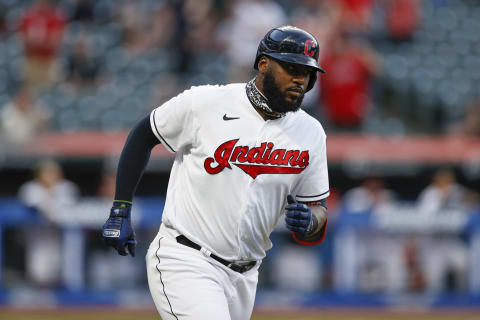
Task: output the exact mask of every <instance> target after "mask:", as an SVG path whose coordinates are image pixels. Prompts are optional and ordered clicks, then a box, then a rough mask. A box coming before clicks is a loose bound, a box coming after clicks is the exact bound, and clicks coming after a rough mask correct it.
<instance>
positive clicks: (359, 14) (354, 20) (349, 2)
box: [331, 0, 375, 35]
mask: <svg viewBox="0 0 480 320" xmlns="http://www.w3.org/2000/svg"><path fill="white" fill-rule="evenodd" d="M331 2H333V3H334V4H335V5H337V6H339V7H340V10H341V24H342V26H343V28H344V29H346V30H348V31H349V32H351V33H354V34H361V35H367V33H368V32H370V29H371V25H372V19H373V7H374V4H375V0H331Z"/></svg>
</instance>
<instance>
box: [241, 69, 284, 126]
mask: <svg viewBox="0 0 480 320" xmlns="http://www.w3.org/2000/svg"><path fill="white" fill-rule="evenodd" d="M261 79H262V78H258V77H256V78H254V79H252V80H250V81H249V82H248V83H247V85H246V88H245V89H246V91H247V97H248V100H250V103H251V104H252V106H253V107H254V108H255V110H256V111H257V112H258V113H259V114H260V116H261V117H262V118H263V119H264V120H271V119H278V118H281V117H283V116H285V113H281V112H276V111H273V110H272V108H271V107H270V106H269V105H268V99H267V98H266V97H265V94H264V92H263V81H262V80H261Z"/></svg>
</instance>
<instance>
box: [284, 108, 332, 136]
mask: <svg viewBox="0 0 480 320" xmlns="http://www.w3.org/2000/svg"><path fill="white" fill-rule="evenodd" d="M289 117H290V119H289V120H290V121H291V122H292V123H293V125H294V126H295V129H296V130H300V131H301V132H302V133H306V132H308V133H309V135H308V136H313V138H314V139H319V138H322V140H323V139H325V138H326V133H325V130H324V129H323V126H322V124H321V123H320V121H318V120H317V119H316V118H314V117H312V116H311V115H309V114H308V113H306V112H305V111H304V110H302V109H299V110H298V111H296V112H291V114H289Z"/></svg>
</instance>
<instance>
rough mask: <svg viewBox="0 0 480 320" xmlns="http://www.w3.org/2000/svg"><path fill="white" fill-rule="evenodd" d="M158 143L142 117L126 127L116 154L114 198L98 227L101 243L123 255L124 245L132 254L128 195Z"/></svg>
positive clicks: (129, 200)
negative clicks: (125, 133) (100, 226)
mask: <svg viewBox="0 0 480 320" xmlns="http://www.w3.org/2000/svg"><path fill="white" fill-rule="evenodd" d="M159 143H160V141H159V140H158V139H157V137H156V136H155V135H154V134H153V132H152V129H151V126H150V117H145V118H144V119H142V120H141V121H139V122H138V123H137V124H136V126H135V127H134V128H133V129H132V130H131V131H130V134H129V135H128V138H127V141H126V143H125V146H124V147H123V150H122V153H121V155H120V160H119V162H118V169H117V180H116V187H115V200H114V201H113V206H112V209H111V210H110V217H109V218H108V220H107V222H105V224H104V225H103V229H102V236H103V239H104V241H105V243H106V244H107V245H109V246H111V247H113V248H115V249H116V250H117V251H118V253H119V254H120V255H123V256H125V255H127V250H126V249H128V251H129V252H130V254H131V255H132V256H134V255H135V245H136V241H135V232H134V231H133V228H132V226H131V219H130V212H131V208H132V199H133V195H134V193H135V190H136V189H137V185H138V182H139V181H140V178H141V177H142V176H143V173H144V171H145V168H146V166H147V163H148V160H149V159H150V154H151V152H152V149H153V147H155V146H156V145H157V144H159Z"/></svg>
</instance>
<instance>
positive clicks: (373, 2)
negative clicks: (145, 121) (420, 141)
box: [0, 0, 480, 292]
mask: <svg viewBox="0 0 480 320" xmlns="http://www.w3.org/2000/svg"><path fill="white" fill-rule="evenodd" d="M470 9H472V10H470ZM463 16H464V17H467V18H468V19H465V20H464V21H465V22H464V23H463V24H461V23H460V22H458V21H459V18H460V17H463ZM440 19H441V21H442V23H443V24H442V25H441V27H439V25H438V21H440ZM285 24H291V25H295V26H298V27H301V28H304V29H306V30H308V31H310V32H311V33H312V34H314V35H315V37H316V38H317V39H318V41H319V43H320V49H321V57H320V65H321V66H322V67H323V68H324V69H325V70H326V71H327V73H326V75H324V76H321V77H319V81H317V85H316V86H315V88H314V89H313V90H312V91H311V92H309V93H308V95H307V97H306V99H305V109H306V111H307V112H309V113H311V114H312V115H313V116H315V117H317V118H318V119H319V120H320V121H321V122H322V124H323V125H324V126H325V127H326V131H327V134H328V133H334V132H355V133H359V132H368V133H374V134H380V135H383V134H407V133H440V134H448V135H457V136H468V137H472V138H480V96H478V92H480V87H478V84H477V82H478V81H477V82H476V80H479V79H480V78H478V75H480V58H479V56H480V55H478V53H480V5H479V4H478V2H475V1H467V0H458V1H457V0H456V1H453V0H452V1H449V0H429V1H421V0H356V1H355V0H323V1H319V0H296V1H293V0H276V1H275V0H121V1H117V0H57V1H54V0H17V1H15V0H0V140H3V141H0V142H4V143H7V144H10V145H17V144H23V143H25V142H27V141H29V140H30V139H34V138H35V137H36V136H37V135H38V134H39V133H42V132H48V131H68V132H70V131H76V130H105V131H112V130H127V129H128V128H130V127H131V125H132V124H133V123H134V122H136V120H137V119H139V118H140V117H143V116H144V115H145V114H146V113H147V112H149V111H150V110H151V109H153V108H154V107H156V106H158V105H160V104H161V103H163V102H164V101H166V100H167V99H169V98H171V97H173V96H175V95H176V94H178V93H179V92H180V91H182V90H183V89H186V88H188V87H189V86H192V85H201V84H217V83H218V84H224V83H228V82H245V81H248V80H249V79H250V78H251V77H252V76H253V75H254V70H253V61H254V57H255V54H256V50H257V46H258V43H259V40H260V39H261V38H262V37H263V35H264V34H265V32H266V31H267V30H269V29H271V28H272V27H275V26H280V25H285ZM457 28H458V29H459V30H460V31H459V32H463V31H462V30H466V29H469V30H470V29H472V30H473V31H474V32H470V33H468V32H463V33H462V37H463V38H461V39H460V40H461V41H460V40H459V39H457V36H458V33H457V31H456V30H457ZM439 30H440V31H439ZM446 39H447V40H448V41H451V42H448V43H449V45H447V46H446V45H445V41H446ZM457 40H458V41H459V42H458V43H457V42H455V41H457ZM453 42H455V43H456V45H450V44H452V43H453ZM450 75H451V76H450ZM450 78H452V79H450ZM467 80H468V81H467ZM451 81H453V83H452V82H451ZM476 95H477V96H476ZM0 147H3V145H0ZM114 181H115V177H114V175H113V174H112V173H111V172H106V173H105V175H104V176H103V178H102V179H101V181H100V183H99V186H98V192H97V194H96V195H95V199H85V198H82V197H81V196H80V194H79V189H78V187H77V186H76V185H75V184H74V183H73V182H71V181H68V180H67V179H65V178H64V176H63V172H62V168H61V166H60V164H59V163H56V162H54V161H46V162H42V163H40V164H38V166H37V168H36V169H35V172H34V177H33V178H32V180H31V181H28V182H26V183H25V184H24V185H22V186H21V188H20V190H19V193H18V199H20V201H22V203H23V204H24V205H25V206H27V207H29V208H33V209H34V210H35V212H36V213H37V218H38V219H39V220H40V221H42V223H41V224H38V225H37V224H36V225H34V226H28V227H27V230H26V231H25V233H24V234H25V235H26V236H25V245H24V247H25V274H26V277H27V279H28V281H29V282H30V283H31V284H34V285H35V286H37V287H40V288H44V287H46V288H49V287H66V288H70V289H72V288H73V289H75V288H79V287H81V286H82V284H83V283H84V282H85V279H83V278H82V277H83V276H82V274H84V272H85V270H86V269H87V268H91V269H88V270H90V271H89V274H91V275H92V277H94V278H92V279H93V280H91V282H90V283H91V284H92V285H93V286H97V287H98V288H103V289H105V288H110V287H111V286H112V284H114V285H120V286H121V285H122V284H123V285H124V284H125V283H126V282H129V283H131V284H133V285H135V284H138V282H141V281H142V279H140V278H139V277H141V275H140V274H139V272H138V270H141V268H142V266H138V265H135V264H134V262H132V261H129V260H126V259H119V257H118V256H116V255H115V254H114V252H113V251H111V252H110V253H111V255H108V254H106V252H105V250H106V249H105V248H100V247H99V245H98V238H97V237H96V236H95V235H93V236H92V234H90V235H89V234H88V233H87V234H86V233H84V232H83V231H82V230H78V228H72V227H71V225H68V224H67V225H66V224H65V215H66V214H71V213H72V212H71V210H70V209H69V208H71V206H72V204H76V205H80V204H82V203H83V204H85V203H86V202H88V203H89V205H91V206H92V207H96V208H101V210H103V211H102V212H103V213H104V214H106V213H107V212H108V209H109V205H110V204H111V199H112V197H113V192H114ZM424 187H425V188H424V190H423V191H421V193H420V194H419V195H418V197H417V198H416V199H410V200H412V201H411V203H410V207H409V210H410V212H414V214H415V221H416V220H417V219H418V221H421V222H418V224H421V223H422V222H425V221H427V222H428V221H430V222H432V221H433V222H435V221H437V220H441V219H443V218H444V217H448V216H449V215H452V216H455V217H458V216H460V217H465V219H468V217H470V216H471V215H472V214H474V213H478V210H479V196H478V193H477V192H476V191H475V190H469V189H468V188H467V187H465V186H463V185H462V184H461V183H459V182H458V181H457V177H456V172H455V171H452V170H450V169H448V168H442V169H441V170H439V171H438V172H435V173H433V174H432V179H431V183H430V184H428V185H425V186H424ZM402 208H403V206H402V199H399V197H398V196H397V195H396V193H395V191H394V190H391V189H389V188H388V186H386V185H385V181H383V180H382V179H381V178H380V177H368V178H366V179H365V180H364V181H362V182H361V183H360V184H359V185H357V186H355V187H354V188H352V189H350V190H348V191H347V192H345V193H344V194H341V195H339V194H338V193H336V192H335V190H332V196H331V197H330V198H329V210H330V212H332V214H331V222H330V223H331V231H329V232H331V233H332V234H333V235H335V230H336V229H335V225H336V223H338V225H340V222H341V221H342V219H352V220H354V219H356V218H355V217H360V218H365V219H367V220H368V221H370V222H371V220H369V219H376V218H378V219H382V218H381V217H382V216H386V215H388V214H390V213H392V212H393V213H395V212H396V211H399V210H402ZM99 210H100V209H99ZM340 212H341V213H342V214H340ZM367 215H368V216H367ZM103 216H104V215H103ZM372 216H373V217H374V218H371V217H372ZM442 217H443V218H442ZM67 220H68V219H67ZM415 221H414V222H413V223H415ZM329 228H330V225H329ZM432 230H433V229H430V230H428V228H427V232H426V233H429V236H428V237H422V236H419V234H418V233H414V232H412V233H409V232H403V233H402V234H403V236H402V237H394V236H391V235H390V236H389V237H384V238H382V237H381V236H379V235H378V233H375V232H372V233H370V234H368V235H366V236H365V237H361V238H360V239H359V240H358V241H357V240H356V241H354V243H355V245H356V247H349V246H348V245H345V246H342V247H341V248H340V249H339V250H337V251H335V250H336V249H335V248H336V247H335V246H336V245H338V243H348V239H346V240H345V239H343V240H342V239H340V238H338V239H340V240H338V243H337V244H336V243H333V242H334V241H335V242H337V240H334V239H336V238H335V237H334V236H333V235H332V236H330V237H328V236H327V240H326V242H327V243H326V244H325V246H324V249H321V250H309V248H299V247H293V244H292V243H290V242H289V241H290V240H287V239H285V238H284V237H283V235H284V234H285V233H280V234H281V235H282V236H281V237H283V238H284V239H283V240H282V239H280V240H279V241H280V243H281V241H283V245H279V246H278V247H279V248H280V249H279V250H278V251H276V249H275V248H274V249H273V250H272V256H271V258H270V260H267V261H266V263H265V268H266V269H265V270H267V272H268V275H267V276H266V277H265V278H266V279H268V281H270V284H273V285H274V286H276V287H278V288H285V289H288V290H300V291H312V290H316V289H339V290H342V289H345V288H347V289H348V288H352V287H355V288H357V289H358V290H360V291H364V292H372V291H392V292H439V291H445V290H447V291H448V290H450V291H459V292H464V291H466V290H467V289H468V272H467V269H468V268H469V267H471V264H470V262H469V247H468V246H469V243H468V239H467V238H465V237H464V234H462V232H460V231H459V230H455V231H454V232H450V233H448V232H447V234H445V232H439V233H435V231H432ZM274 236H275V237H277V236H278V234H277V235H274ZM288 236H290V235H288ZM89 237H92V239H93V241H92V242H91V243H89V242H88V239H89ZM277 240H278V239H277ZM329 241H330V242H329ZM342 241H345V242H342ZM146 242H147V241H146V240H145V243H146ZM92 243H97V244H95V245H93V247H90V248H89V250H86V249H85V246H92ZM276 246H277V245H276ZM340 253H344V254H345V256H348V257H349V258H348V259H351V257H353V256H358V259H357V261H356V262H355V263H356V264H357V266H358V268H356V269H355V271H354V273H355V274H354V275H352V276H351V277H350V276H349V274H350V273H352V272H353V271H351V270H350V271H349V270H345V272H343V269H342V270H341V272H340V271H339V270H335V269H336V268H340V267H345V268H350V267H351V266H352V264H353V262H352V261H351V260H348V259H347V260H346V262H347V263H345V264H342V263H340V264H336V263H338V261H337V260H336V259H337V258H336V257H335V255H336V254H340ZM86 255H88V257H87V259H89V260H88V261H89V264H88V266H85V265H83V263H84V259H85V256H86ZM299 260H301V261H302V267H304V268H308V267H310V268H312V269H315V270H318V272H316V273H303V274H299V273H292V272H291V270H292V269H295V268H298V261H299ZM336 261H337V262H336ZM340 261H343V260H340ZM115 266H117V267H118V266H120V267H118V268H115ZM127 269H128V270H129V272H130V274H132V275H134V276H132V279H128V280H125V279H122V277H121V276H120V275H117V274H116V273H115V272H117V270H127ZM112 270H113V271H112ZM335 272H337V273H338V274H339V275H340V276H341V277H342V279H336V278H335V277H336V276H335V275H334V273H335ZM349 272H350V273H349ZM119 279H120V280H119ZM143 280H144V279H143ZM115 281H117V282H118V281H123V283H114V282H115ZM265 285H268V284H265Z"/></svg>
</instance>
